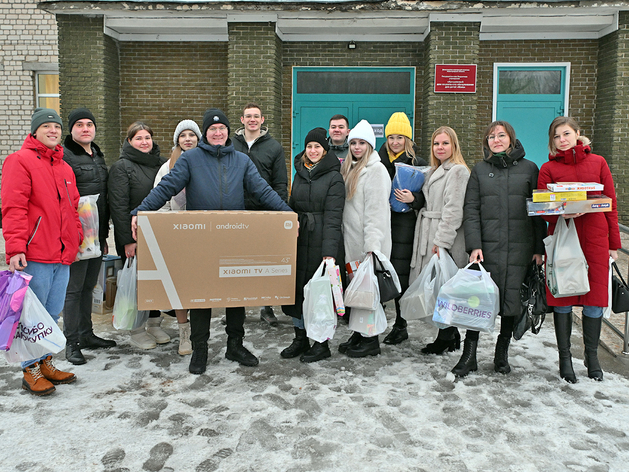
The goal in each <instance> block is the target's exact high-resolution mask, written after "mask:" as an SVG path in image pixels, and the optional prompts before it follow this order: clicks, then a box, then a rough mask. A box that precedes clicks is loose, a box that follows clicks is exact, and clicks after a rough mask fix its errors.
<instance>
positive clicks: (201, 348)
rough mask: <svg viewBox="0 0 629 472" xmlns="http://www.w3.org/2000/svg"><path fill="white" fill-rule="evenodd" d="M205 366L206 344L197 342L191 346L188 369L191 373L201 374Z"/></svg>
mask: <svg viewBox="0 0 629 472" xmlns="http://www.w3.org/2000/svg"><path fill="white" fill-rule="evenodd" d="M206 368H207V344H205V343H199V344H195V345H194V346H193V347H192V357H191V358H190V365H189V366H188V370H189V371H190V373H191V374H197V375H199V374H202V373H203V372H205V369H206Z"/></svg>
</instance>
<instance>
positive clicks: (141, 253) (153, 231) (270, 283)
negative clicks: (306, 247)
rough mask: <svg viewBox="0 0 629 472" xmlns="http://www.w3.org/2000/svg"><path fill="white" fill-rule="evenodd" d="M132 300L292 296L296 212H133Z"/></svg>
mask: <svg viewBox="0 0 629 472" xmlns="http://www.w3.org/2000/svg"><path fill="white" fill-rule="evenodd" d="M137 255H138V308H139V309H140V310H168V309H171V308H214V307H231V306H258V305H267V304H269V301H271V300H275V301H277V302H278V303H280V302H281V303H282V304H291V303H294V301H295V262H296V255H297V214H296V213H292V212H271V211H269V212H266V211H255V212H253V211H176V212H140V213H139V214H138V249H137Z"/></svg>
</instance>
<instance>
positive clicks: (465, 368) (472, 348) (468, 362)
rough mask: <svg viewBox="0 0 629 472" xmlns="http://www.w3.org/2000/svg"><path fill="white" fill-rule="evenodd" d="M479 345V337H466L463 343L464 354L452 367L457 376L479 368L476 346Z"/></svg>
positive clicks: (463, 375) (462, 375)
mask: <svg viewBox="0 0 629 472" xmlns="http://www.w3.org/2000/svg"><path fill="white" fill-rule="evenodd" d="M477 346H478V339H470V338H469V337H467V336H466V337H465V341H464V343H463V354H461V358H460V359H459V362H457V364H456V365H455V366H454V367H453V368H452V373H453V374H454V375H456V376H457V377H465V376H466V375H467V374H469V373H470V372H475V371H476V370H478V364H476V347H477Z"/></svg>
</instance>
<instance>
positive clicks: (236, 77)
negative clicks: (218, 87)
mask: <svg viewBox="0 0 629 472" xmlns="http://www.w3.org/2000/svg"><path fill="white" fill-rule="evenodd" d="M228 57H229V60H228V81H229V88H228V93H229V100H228V118H229V120H230V123H232V131H235V130H236V129H237V128H239V127H240V126H242V125H241V123H240V116H241V115H242V109H243V106H244V105H246V104H247V103H248V102H255V103H257V104H258V105H260V106H261V107H262V112H263V113H264V120H265V123H264V125H265V126H268V127H269V130H270V132H271V134H272V135H273V136H278V134H279V124H280V120H281V114H282V113H281V106H280V93H281V83H282V76H281V62H282V46H281V41H280V40H279V38H278V37H277V35H276V34H275V25H274V24H270V23H230V25H229V46H228Z"/></svg>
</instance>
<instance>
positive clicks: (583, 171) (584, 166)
mask: <svg viewBox="0 0 629 472" xmlns="http://www.w3.org/2000/svg"><path fill="white" fill-rule="evenodd" d="M556 182H597V183H602V184H603V185H604V186H605V188H604V190H603V193H604V194H605V195H606V196H608V197H610V198H611V199H612V211H609V212H604V213H586V214H584V215H583V216H580V217H578V218H575V219H574V222H575V224H576V227H577V233H578V235H579V241H580V243H581V249H583V253H584V254H585V259H586V260H587V263H588V279H589V281H590V291H589V292H588V293H586V294H585V295H581V296H578V297H563V298H555V297H553V296H552V295H551V294H550V291H549V290H548V287H546V297H547V300H548V306H568V305H590V306H601V307H606V306H607V304H608V292H607V282H608V280H609V250H610V249H613V250H616V249H619V248H620V247H621V243H620V231H619V230H618V211H617V210H616V191H615V189H614V181H613V179H612V173H611V172H610V170H609V166H608V165H607V162H606V161H605V159H604V158H603V157H601V156H598V155H596V154H592V153H591V152H590V147H589V146H584V145H582V144H581V143H578V144H577V145H576V146H575V147H574V148H572V149H569V150H567V151H557V154H556V155H554V156H553V155H550V156H549V157H548V162H547V163H545V164H544V165H543V166H542V168H541V169H540V171H539V177H538V179H537V188H540V189H545V188H546V184H548V183H556ZM544 219H545V220H546V221H548V234H553V233H554V232H555V223H556V222H557V217H556V216H547V217H544Z"/></svg>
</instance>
